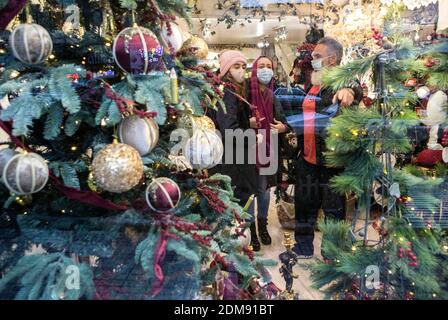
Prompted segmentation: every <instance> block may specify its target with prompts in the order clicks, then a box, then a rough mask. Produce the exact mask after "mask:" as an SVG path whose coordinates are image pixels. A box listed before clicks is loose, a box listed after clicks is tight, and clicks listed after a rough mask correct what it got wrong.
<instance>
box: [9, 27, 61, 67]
mask: <svg viewBox="0 0 448 320" xmlns="http://www.w3.org/2000/svg"><path fill="white" fill-rule="evenodd" d="M9 46H10V48H11V50H12V53H13V54H14V57H16V58H17V59H18V60H20V61H22V62H23V63H27V64H38V63H42V62H44V61H45V59H47V57H48V56H49V55H50V54H51V51H52V50H53V41H52V40H51V37H50V34H49V33H48V31H47V30H45V29H44V28H43V27H42V26H40V25H38V24H35V23H24V24H21V25H19V26H18V27H17V28H15V29H14V30H13V31H12V33H11V35H10V36H9Z"/></svg>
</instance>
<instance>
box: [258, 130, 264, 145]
mask: <svg viewBox="0 0 448 320" xmlns="http://www.w3.org/2000/svg"><path fill="white" fill-rule="evenodd" d="M263 141H264V137H263V135H262V134H261V133H259V134H257V144H262V143H263Z"/></svg>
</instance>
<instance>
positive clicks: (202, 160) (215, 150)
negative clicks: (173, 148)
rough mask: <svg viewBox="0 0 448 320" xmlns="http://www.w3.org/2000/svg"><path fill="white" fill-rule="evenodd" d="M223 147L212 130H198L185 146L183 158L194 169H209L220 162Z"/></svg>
mask: <svg viewBox="0 0 448 320" xmlns="http://www.w3.org/2000/svg"><path fill="white" fill-rule="evenodd" d="M223 153H224V146H223V143H222V140H221V138H220V137H219V136H218V135H217V134H216V133H215V132H214V131H212V130H209V129H198V130H196V131H195V132H194V134H193V136H192V137H191V138H190V139H188V141H187V143H186V145H185V157H186V158H187V159H188V161H189V162H190V164H191V165H192V167H193V168H194V169H201V170H203V169H210V168H213V167H215V166H216V165H217V164H219V163H220V162H221V159H222V155H223Z"/></svg>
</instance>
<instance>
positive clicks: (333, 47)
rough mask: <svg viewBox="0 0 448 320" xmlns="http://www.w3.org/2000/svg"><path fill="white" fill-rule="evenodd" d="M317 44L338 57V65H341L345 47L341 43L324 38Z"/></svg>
mask: <svg viewBox="0 0 448 320" xmlns="http://www.w3.org/2000/svg"><path fill="white" fill-rule="evenodd" d="M317 44H322V45H324V46H326V47H327V48H328V50H329V51H330V52H331V53H334V54H335V55H336V60H337V64H338V65H339V64H341V61H342V56H343V55H344V47H343V46H342V44H341V43H340V42H339V41H337V40H336V39H333V38H330V37H324V38H322V39H320V40H319V42H318V43H317Z"/></svg>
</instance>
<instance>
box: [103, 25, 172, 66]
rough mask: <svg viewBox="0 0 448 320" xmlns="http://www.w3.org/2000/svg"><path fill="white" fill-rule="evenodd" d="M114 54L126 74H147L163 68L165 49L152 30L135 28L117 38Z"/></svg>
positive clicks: (125, 30) (127, 30)
mask: <svg viewBox="0 0 448 320" xmlns="http://www.w3.org/2000/svg"><path fill="white" fill-rule="evenodd" d="M112 54H113V57H114V59H115V62H116V64H117V65H118V66H119V67H120V69H122V70H123V71H124V72H128V73H132V74H147V73H149V72H151V71H158V70H161V69H162V68H163V60H162V56H163V48H162V46H161V45H160V43H159V40H157V37H156V36H155V35H154V33H152V31H151V30H149V29H146V28H143V27H139V26H134V27H129V28H126V29H124V30H123V31H121V32H120V33H119V34H118V36H117V37H116V38H115V41H114V44H113V48H112Z"/></svg>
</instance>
